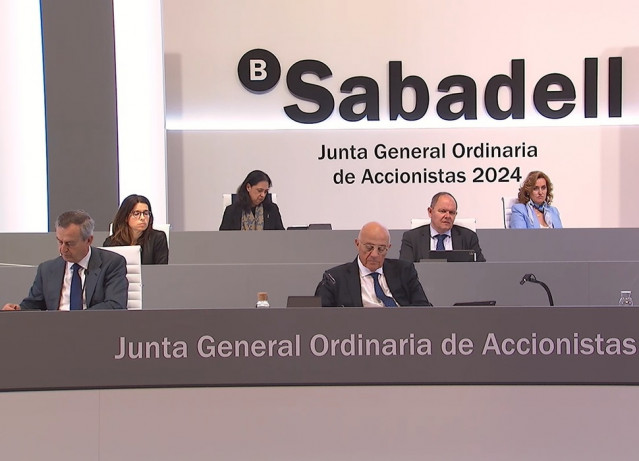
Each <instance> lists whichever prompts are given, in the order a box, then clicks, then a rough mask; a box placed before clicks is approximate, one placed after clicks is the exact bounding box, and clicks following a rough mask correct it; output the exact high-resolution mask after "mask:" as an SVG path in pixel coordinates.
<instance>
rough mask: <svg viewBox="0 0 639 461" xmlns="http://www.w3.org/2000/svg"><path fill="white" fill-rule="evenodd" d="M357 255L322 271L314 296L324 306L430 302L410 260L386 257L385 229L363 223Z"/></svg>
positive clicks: (356, 241)
mask: <svg viewBox="0 0 639 461" xmlns="http://www.w3.org/2000/svg"><path fill="white" fill-rule="evenodd" d="M355 247H356V248H357V258H355V260H354V261H353V262H350V263H346V264H342V265H341V266H337V267H333V268H332V269H329V270H327V271H326V272H324V277H323V278H322V281H321V282H320V283H319V285H318V286H317V289H316V290H315V296H319V297H321V299H322V306H325V307H337V306H339V307H397V306H431V305H432V304H430V302H428V298H427V297H426V294H425V293H424V289H423V288H422V285H421V283H420V282H419V278H418V276H417V271H416V270H415V266H414V265H413V263H412V262H407V261H400V260H398V259H386V254H387V253H388V250H389V249H390V247H391V244H390V234H389V232H388V229H386V228H385V227H384V226H382V225H381V224H379V223H376V222H370V223H368V224H365V225H364V227H362V229H361V230H360V231H359V235H358V236H357V238H356V239H355Z"/></svg>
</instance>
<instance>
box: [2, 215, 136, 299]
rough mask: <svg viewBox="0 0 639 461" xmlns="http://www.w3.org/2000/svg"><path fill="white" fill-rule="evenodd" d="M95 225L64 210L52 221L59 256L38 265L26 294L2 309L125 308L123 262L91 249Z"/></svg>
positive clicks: (118, 257)
mask: <svg viewBox="0 0 639 461" xmlns="http://www.w3.org/2000/svg"><path fill="white" fill-rule="evenodd" d="M94 227H95V223H94V221H93V219H92V218H91V216H89V215H88V214H87V213H86V212H84V211H81V210H78V211H66V212H64V213H62V214H61V215H60V216H58V219H56V222H55V236H56V239H57V240H58V250H59V251H60V256H59V257H57V258H55V259H51V260H49V261H45V262H43V263H42V264H40V265H39V266H38V272H37V273H36V278H35V280H34V281H33V285H32V286H31V290H29V295H28V296H27V297H26V298H24V299H23V300H22V302H21V303H20V304H13V303H8V304H5V305H4V307H3V308H2V310H5V311H19V310H43V311H46V310H65V311H68V310H83V309H126V304H127V290H128V288H129V282H128V281H127V279H126V260H125V259H124V258H123V257H122V256H120V255H119V254H117V253H113V252H112V251H106V250H101V249H100V248H94V247H92V246H91V243H92V242H93V229H94Z"/></svg>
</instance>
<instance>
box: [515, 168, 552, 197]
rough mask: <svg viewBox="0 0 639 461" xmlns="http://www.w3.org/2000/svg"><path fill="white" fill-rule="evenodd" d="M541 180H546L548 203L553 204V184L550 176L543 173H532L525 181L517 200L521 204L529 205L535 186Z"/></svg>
mask: <svg viewBox="0 0 639 461" xmlns="http://www.w3.org/2000/svg"><path fill="white" fill-rule="evenodd" d="M539 178H542V179H545V180H546V203H547V204H548V205H550V204H551V203H552V199H553V198H554V197H553V194H552V182H551V181H550V178H549V177H548V175H547V174H546V173H544V172H542V171H531V172H530V173H528V176H526V179H524V183H523V184H522V185H521V187H520V188H519V194H517V200H518V201H519V203H528V201H529V200H530V194H531V193H532V191H533V189H534V187H535V184H536V183H537V180H538V179H539Z"/></svg>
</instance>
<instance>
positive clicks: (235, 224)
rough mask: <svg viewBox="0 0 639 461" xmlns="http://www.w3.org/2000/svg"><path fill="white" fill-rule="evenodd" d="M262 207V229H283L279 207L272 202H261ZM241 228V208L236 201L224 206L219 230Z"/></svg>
mask: <svg viewBox="0 0 639 461" xmlns="http://www.w3.org/2000/svg"><path fill="white" fill-rule="evenodd" d="M262 206H263V207H264V230H284V224H282V216H281V215H280V209H279V208H278V207H277V205H276V204H275V203H273V202H262ZM241 228H242V208H241V207H240V205H239V203H238V202H235V203H233V204H231V205H229V206H227V207H226V209H225V210H224V216H223V217H222V224H220V230H221V231H222V230H240V229H241Z"/></svg>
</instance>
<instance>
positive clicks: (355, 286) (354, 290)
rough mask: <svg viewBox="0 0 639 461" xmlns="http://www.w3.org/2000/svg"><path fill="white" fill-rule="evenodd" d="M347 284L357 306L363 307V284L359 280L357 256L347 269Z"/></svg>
mask: <svg viewBox="0 0 639 461" xmlns="http://www.w3.org/2000/svg"><path fill="white" fill-rule="evenodd" d="M347 284H348V285H347V286H348V292H349V294H350V295H351V299H352V300H353V304H354V305H355V307H362V306H363V305H364V304H363V303H362V284H361V283H360V281H359V265H358V264H357V257H356V258H355V261H353V262H352V263H351V265H350V266H349V267H348V269H347Z"/></svg>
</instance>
